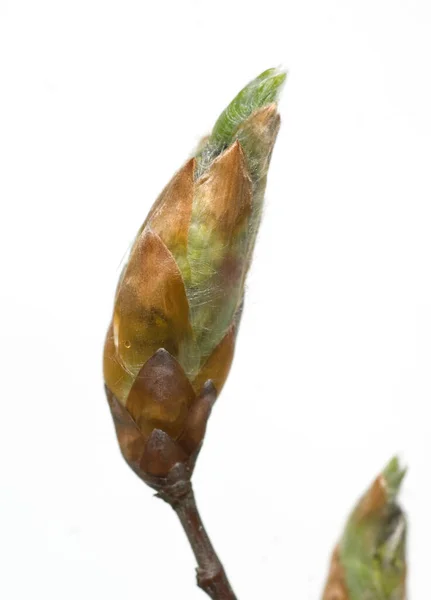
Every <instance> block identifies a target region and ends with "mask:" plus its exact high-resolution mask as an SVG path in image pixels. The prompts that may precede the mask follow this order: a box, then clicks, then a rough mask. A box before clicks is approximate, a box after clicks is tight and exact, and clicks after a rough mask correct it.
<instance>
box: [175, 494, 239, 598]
mask: <svg viewBox="0 0 431 600" xmlns="http://www.w3.org/2000/svg"><path fill="white" fill-rule="evenodd" d="M164 499H165V500H166V501H167V502H169V504H171V506H172V508H173V509H174V510H175V512H176V513H177V515H178V518H179V520H180V522H181V525H182V526H183V529H184V531H185V533H186V535H187V538H188V540H189V542H190V546H191V547H192V550H193V553H194V555H195V557H196V561H197V563H198V568H197V583H198V586H199V587H200V588H201V589H202V590H203V591H204V592H205V593H206V594H208V596H210V597H211V598H213V600H236V596H235V594H234V592H233V590H232V588H231V586H230V583H229V581H228V578H227V576H226V573H225V571H224V568H223V565H222V563H221V562H220V559H219V558H218V556H217V554H216V551H215V550H214V547H213V545H212V543H211V540H210V538H209V536H208V534H207V532H206V530H205V527H204V524H203V523H202V519H201V517H200V515H199V511H198V508H197V506H196V500H195V495H194V492H193V488H192V487H191V485H190V487H189V490H188V492H187V494H185V495H183V496H181V497H180V498H175V499H174V498H171V499H170V498H168V497H166V496H165V497H164Z"/></svg>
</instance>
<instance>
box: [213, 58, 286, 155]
mask: <svg viewBox="0 0 431 600" xmlns="http://www.w3.org/2000/svg"><path fill="white" fill-rule="evenodd" d="M286 77H287V74H286V73H285V72H284V71H280V70H279V69H268V70H266V71H264V72H263V73H261V74H260V75H259V76H258V77H256V79H253V81H251V82H250V83H249V84H248V85H246V86H245V88H243V89H242V90H241V91H240V92H239V94H238V95H237V96H236V97H235V98H234V99H233V100H232V102H231V103H230V104H229V106H228V107H227V108H226V109H225V110H224V111H223V112H222V114H221V115H220V116H219V118H218V119H217V121H216V124H215V125H214V128H213V130H212V133H211V137H210V142H211V144H214V145H217V146H222V147H223V146H228V145H229V144H230V143H231V142H232V141H233V140H234V137H235V133H236V131H237V129H238V127H239V126H240V125H241V123H243V122H244V121H245V120H246V119H247V118H248V117H249V116H250V115H251V114H252V113H253V112H254V111H256V110H258V109H259V108H263V107H264V106H267V105H268V104H272V103H273V102H277V101H278V98H279V96H280V93H281V90H282V88H283V85H284V82H285V81H286Z"/></svg>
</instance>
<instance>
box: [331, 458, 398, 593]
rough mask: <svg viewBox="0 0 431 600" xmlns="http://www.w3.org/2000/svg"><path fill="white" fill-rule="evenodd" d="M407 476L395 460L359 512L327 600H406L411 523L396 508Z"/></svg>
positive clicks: (337, 555)
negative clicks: (408, 532)
mask: <svg viewBox="0 0 431 600" xmlns="http://www.w3.org/2000/svg"><path fill="white" fill-rule="evenodd" d="M405 473H406V470H405V469H402V468H401V467H400V464H399V461H398V458H393V459H392V460H391V461H390V462H389V464H388V465H387V467H386V468H385V469H384V470H383V471H382V473H381V474H380V475H379V476H378V477H377V478H376V479H375V481H374V482H373V484H372V485H371V487H370V488H369V489H368V491H367V492H366V493H365V494H364V495H363V497H362V498H361V499H360V501H359V502H358V504H357V505H356V506H355V508H354V510H353V512H352V514H351V515H350V517H349V519H348V521H347V524H346V527H345V529H344V532H343V535H342V537H341V540H340V543H339V545H338V546H337V548H336V550H335V552H334V555H333V557H332V564H331V570H330V574H329V577H328V582H327V585H326V588H325V592H324V595H323V600H335V599H336V600H365V599H367V600H405V598H406V572H407V568H406V534H407V522H406V517H405V515H404V513H403V511H402V510H401V508H400V506H399V504H398V502H397V496H398V492H399V490H400V487H401V483H402V481H403V478H404V476H405Z"/></svg>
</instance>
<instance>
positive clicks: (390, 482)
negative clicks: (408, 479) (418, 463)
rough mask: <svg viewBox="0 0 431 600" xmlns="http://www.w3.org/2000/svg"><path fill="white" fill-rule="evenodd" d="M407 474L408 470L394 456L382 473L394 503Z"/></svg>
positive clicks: (389, 495) (390, 498)
mask: <svg viewBox="0 0 431 600" xmlns="http://www.w3.org/2000/svg"><path fill="white" fill-rule="evenodd" d="M406 473H407V468H406V467H404V468H402V467H401V465H400V461H399V458H398V457H397V456H394V457H393V458H392V459H391V460H390V461H389V463H388V464H387V466H386V467H385V468H384V470H383V471H382V477H383V479H384V481H385V485H386V488H387V493H388V497H389V500H390V501H393V500H394V499H395V498H396V496H397V494H398V492H399V490H400V488H401V484H402V482H403V480H404V477H405V475H406Z"/></svg>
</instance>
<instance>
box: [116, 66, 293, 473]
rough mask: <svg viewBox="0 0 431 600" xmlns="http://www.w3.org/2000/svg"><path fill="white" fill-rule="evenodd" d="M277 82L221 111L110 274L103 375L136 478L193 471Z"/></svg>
mask: <svg viewBox="0 0 431 600" xmlns="http://www.w3.org/2000/svg"><path fill="white" fill-rule="evenodd" d="M284 79H285V74H284V73H280V72H279V71H277V70H275V69H270V70H269V71H265V73H263V74H262V75H260V76H259V77H258V78H257V79H256V80H254V81H252V82H251V83H250V84H249V85H248V86H246V87H245V88H244V89H243V90H242V91H241V92H240V93H239V94H238V96H237V97H236V98H235V99H234V100H233V102H232V103H231V104H230V105H229V106H228V108H227V109H226V110H225V111H224V112H223V113H222V114H221V116H220V117H219V119H218V121H217V123H216V125H215V126H214V129H213V131H212V133H211V135H209V136H207V137H206V138H205V139H204V140H203V141H202V143H201V144H200V146H199V148H198V150H197V151H196V156H195V157H194V158H191V159H190V160H189V161H188V162H187V163H186V164H185V165H184V166H183V167H182V168H181V169H180V170H179V171H178V172H177V173H176V174H175V175H174V177H173V178H172V179H171V181H170V182H169V183H168V185H167V186H166V187H165V189H164V190H163V191H162V193H161V194H160V196H159V197H158V199H157V200H156V202H155V203H154V205H153V207H152V209H151V210H150V213H149V215H148V217H147V219H146V220H145V222H144V224H143V226H142V227H141V228H140V230H139V232H138V234H137V237H136V239H135V242H134V244H133V246H132V249H131V252H130V256H129V260H128V263H127V265H126V267H125V269H124V270H123V273H122V275H121V277H120V281H119V283H118V287H117V292H116V296H115V303H114V311H113V317H112V322H111V325H110V327H109V330H108V335H107V338H106V343H105V351H104V376H105V383H106V388H107V394H108V399H109V402H110V406H111V411H112V414H113V417H114V422H115V426H116V430H117V435H118V439H119V442H120V446H121V449H122V452H123V455H124V457H125V458H126V460H127V462H128V463H129V464H130V466H131V467H132V468H133V469H134V470H135V471H136V472H137V473H138V474H140V476H141V477H143V478H145V477H150V478H154V477H156V478H160V477H166V476H168V473H169V471H170V470H171V469H172V468H173V466H174V465H175V464H178V463H188V464H189V463H190V464H191V463H192V462H193V460H194V459H195V457H196V455H197V452H198V451H199V447H200V445H201V443H202V440H203V436H204V433H205V428H206V422H207V419H208V417H209V414H210V412H211V408H212V405H213V403H214V401H215V397H216V396H217V394H219V393H220V391H221V389H222V387H223V385H224V382H225V380H226V378H227V376H228V373H229V369H230V365H231V362H232V359H233V353H234V347H235V338H236V334H237V330H238V326H239V320H240V315H241V311H242V305H243V296H244V286H245V278H246V274H247V270H248V268H249V265H250V259H251V255H252V252H253V247H254V242H255V238H256V231H257V227H258V223H259V220H260V215H261V209H262V200H263V192H264V188H265V182H266V175H267V171H268V167H269V161H270V157H271V152H272V149H273V146H274V143H275V140H276V136H277V132H278V128H279V120H280V118H279V115H278V112H277V98H278V94H279V92H280V89H281V86H282V84H283V82H284ZM190 461H191V462H190Z"/></svg>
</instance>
